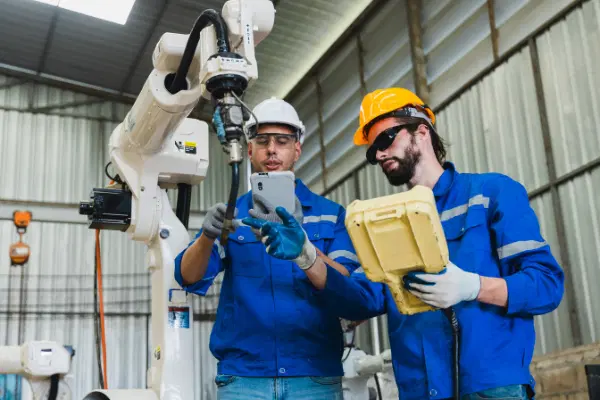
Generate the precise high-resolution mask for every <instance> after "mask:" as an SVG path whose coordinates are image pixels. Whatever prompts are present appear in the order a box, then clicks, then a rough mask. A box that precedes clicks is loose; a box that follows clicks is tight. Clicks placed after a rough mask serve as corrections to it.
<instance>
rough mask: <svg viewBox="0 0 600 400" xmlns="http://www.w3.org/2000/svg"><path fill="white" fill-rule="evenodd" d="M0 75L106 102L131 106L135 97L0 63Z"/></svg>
mask: <svg viewBox="0 0 600 400" xmlns="http://www.w3.org/2000/svg"><path fill="white" fill-rule="evenodd" d="M0 74H3V75H7V76H11V77H14V78H20V79H24V80H26V81H28V82H35V83H39V84H42V85H47V86H51V87H55V88H59V89H63V90H70V91H73V92H78V93H83V94H87V95H89V96H96V97H101V98H103V99H105V100H107V101H116V102H118V103H124V104H133V103H134V102H135V99H136V96H135V95H133V94H129V93H120V92H118V91H116V90H111V89H106V88H102V87H99V86H94V85H90V84H88V83H84V82H79V81H74V80H71V79H65V78H61V77H58V76H54V75H50V74H45V73H40V74H38V73H37V72H36V71H33V70H30V69H26V68H20V67H15V66H12V65H8V64H2V63H0Z"/></svg>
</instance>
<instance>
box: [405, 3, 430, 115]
mask: <svg viewBox="0 0 600 400" xmlns="http://www.w3.org/2000/svg"><path fill="white" fill-rule="evenodd" d="M422 6H423V1H422V0H406V14H407V16H408V36H409V39H410V54H411V58H412V67H413V68H412V69H413V80H414V84H415V91H416V92H417V96H419V97H420V98H421V99H422V100H423V102H424V103H425V104H429V85H428V84H427V59H426V57H425V51H424V50H423V40H422V39H423V29H422V27H421V8H422Z"/></svg>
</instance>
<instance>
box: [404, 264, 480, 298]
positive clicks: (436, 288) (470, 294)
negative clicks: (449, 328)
mask: <svg viewBox="0 0 600 400" xmlns="http://www.w3.org/2000/svg"><path fill="white" fill-rule="evenodd" d="M404 287H405V288H406V289H408V291H409V292H410V293H412V294H414V295H415V296H416V297H418V298H419V299H421V300H422V301H423V302H424V303H427V304H429V305H431V306H434V307H438V308H448V307H452V306H454V305H455V304H458V303H460V302H461V301H471V300H475V299H476V298H477V295H478V294H479V290H480V289H481V281H480V279H479V275H478V274H474V273H472V272H466V271H463V270H462V269H460V268H459V267H457V266H456V265H454V264H453V263H452V262H450V263H448V265H447V266H446V269H444V270H443V271H442V272H440V273H439V274H426V273H424V272H410V273H408V274H407V275H406V276H405V277H404Z"/></svg>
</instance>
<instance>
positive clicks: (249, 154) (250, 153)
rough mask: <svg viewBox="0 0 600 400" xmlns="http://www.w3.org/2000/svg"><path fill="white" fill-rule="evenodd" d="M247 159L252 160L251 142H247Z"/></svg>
mask: <svg viewBox="0 0 600 400" xmlns="http://www.w3.org/2000/svg"><path fill="white" fill-rule="evenodd" d="M248 158H250V159H252V142H248Z"/></svg>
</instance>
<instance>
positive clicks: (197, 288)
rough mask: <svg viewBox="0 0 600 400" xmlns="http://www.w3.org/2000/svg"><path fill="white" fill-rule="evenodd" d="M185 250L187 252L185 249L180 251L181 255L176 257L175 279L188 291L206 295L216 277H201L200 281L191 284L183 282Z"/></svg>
mask: <svg viewBox="0 0 600 400" xmlns="http://www.w3.org/2000/svg"><path fill="white" fill-rule="evenodd" d="M186 250H187V249H186ZM184 252H185V250H183V251H182V252H181V253H179V255H178V256H177V257H176V258H175V281H177V283H178V284H179V286H181V288H182V289H183V290H185V291H186V292H190V293H194V294H197V295H200V296H204V295H206V292H207V291H208V289H209V288H210V285H211V283H212V281H213V279H214V277H211V278H208V279H207V278H203V279H200V280H199V281H198V282H196V283H193V284H191V285H184V284H183V276H182V275H181V259H182V258H183V253H184Z"/></svg>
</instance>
